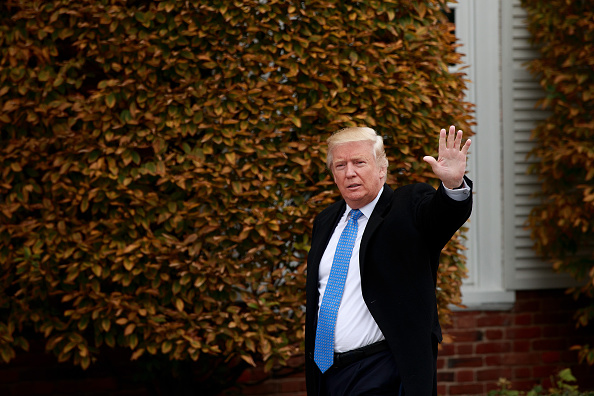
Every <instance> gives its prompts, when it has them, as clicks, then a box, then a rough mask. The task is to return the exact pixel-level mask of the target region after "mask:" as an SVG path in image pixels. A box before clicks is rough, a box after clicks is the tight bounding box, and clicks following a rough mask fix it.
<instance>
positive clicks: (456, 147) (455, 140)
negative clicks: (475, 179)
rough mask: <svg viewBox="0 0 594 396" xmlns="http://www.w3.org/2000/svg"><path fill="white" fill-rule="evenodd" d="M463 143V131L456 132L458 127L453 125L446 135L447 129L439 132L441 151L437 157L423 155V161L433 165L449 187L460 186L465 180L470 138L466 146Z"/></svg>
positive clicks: (436, 174) (436, 172)
mask: <svg viewBox="0 0 594 396" xmlns="http://www.w3.org/2000/svg"><path fill="white" fill-rule="evenodd" d="M461 143H462V131H458V133H456V128H455V127H454V126H453V125H452V126H451V127H450V131H449V133H448V134H447V136H446V130H445V129H442V130H441V131H440V133H439V153H438V157H437V159H435V158H433V157H431V156H429V155H428V156H425V157H423V161H425V162H427V163H428V164H429V165H431V168H432V169H433V173H435V176H437V177H438V178H439V179H440V180H441V181H442V182H443V185H444V186H445V187H447V188H456V187H459V186H460V185H461V184H462V182H463V180H464V173H465V172H466V156H467V154H468V148H469V147H470V143H471V142H470V139H468V140H466V142H465V143H464V146H462V148H460V145H461Z"/></svg>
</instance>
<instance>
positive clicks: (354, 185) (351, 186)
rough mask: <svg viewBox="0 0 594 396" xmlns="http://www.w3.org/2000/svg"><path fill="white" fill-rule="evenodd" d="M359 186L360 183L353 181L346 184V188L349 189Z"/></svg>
mask: <svg viewBox="0 0 594 396" xmlns="http://www.w3.org/2000/svg"><path fill="white" fill-rule="evenodd" d="M359 186H361V185H360V184H357V183H353V184H349V185H348V186H347V188H348V189H349V190H351V189H355V188H357V187H359Z"/></svg>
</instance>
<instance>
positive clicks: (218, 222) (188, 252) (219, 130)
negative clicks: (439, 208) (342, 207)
mask: <svg viewBox="0 0 594 396" xmlns="http://www.w3.org/2000/svg"><path fill="white" fill-rule="evenodd" d="M444 3H445V2H444V1H418V2H411V1H366V2H345V1H343V0H325V1H316V0H311V1H309V0H308V1H280V0H268V1H247V0H241V1H216V0H215V1H212V0H209V1H183V2H181V1H172V0H171V1H155V2H153V1H132V0H130V1H124V0H48V1H44V2H39V1H32V0H31V1H26V0H24V1H22V0H21V1H17V0H9V1H7V2H2V4H0V19H1V23H0V109H1V112H0V131H1V132H0V140H1V144H0V161H1V165H0V173H1V180H0V241H1V242H0V243H1V245H0V265H1V266H2V271H1V274H0V309H1V311H2V316H1V318H2V319H1V321H0V334H1V337H0V354H1V356H2V359H3V360H4V361H6V362H8V361H10V360H11V359H12V358H13V357H14V356H15V347H20V348H23V349H27V346H28V341H27V339H28V337H29V336H28V335H26V334H28V333H27V329H34V331H35V332H38V333H41V334H42V335H43V337H45V338H46V339H47V344H46V347H47V350H48V351H52V352H53V353H54V354H55V355H56V356H57V357H58V359H59V360H60V361H73V362H74V363H75V364H77V365H80V366H82V367H88V366H89V365H90V364H91V362H93V361H94V360H95V359H96V358H97V356H98V351H99V347H100V346H101V345H107V346H108V347H116V346H119V347H125V348H129V349H130V351H131V357H132V359H136V358H139V357H140V356H143V355H144V356H147V355H156V356H167V357H169V358H171V359H177V360H189V359H192V360H200V359H202V358H204V357H208V356H216V357H222V362H223V363H224V362H229V361H231V360H232V359H238V358H241V359H243V360H244V361H245V362H247V363H250V364H255V363H256V362H267V367H268V368H270V367H272V366H273V365H274V364H277V363H280V364H283V363H284V362H285V361H286V359H287V358H288V357H289V356H290V355H291V354H294V353H298V352H299V350H300V349H299V348H300V346H301V343H302V339H303V318H304V312H303V305H304V299H305V296H304V284H305V283H304V279H305V273H304V272H305V258H306V255H307V251H308V247H309V235H310V232H311V225H312V220H313V218H314V216H315V215H316V213H318V212H319V211H320V210H321V209H322V208H324V207H325V206H327V205H328V203H329V202H331V201H333V200H334V199H336V197H337V195H338V191H337V190H336V189H335V188H334V187H333V183H332V181H331V178H330V176H329V174H328V172H327V171H326V170H325V168H324V161H325V156H326V149H325V145H324V141H325V139H326V138H327V137H328V136H329V134H330V133H332V132H334V131H335V130H337V129H339V128H341V127H344V126H348V125H369V126H372V127H374V128H376V129H377V130H378V131H379V132H381V133H382V134H383V135H384V137H385V141H386V144H387V146H388V150H389V152H388V155H389V159H390V161H391V167H390V168H391V172H392V173H391V175H390V178H389V181H390V182H391V183H392V184H402V183H409V182H416V181H426V180H431V181H432V182H433V179H432V175H431V173H430V172H431V170H430V168H429V167H428V166H426V164H425V163H424V162H423V161H421V158H422V157H423V156H424V155H426V154H431V155H436V151H437V137H438V132H439V129H440V128H442V127H447V126H448V125H451V124H455V125H457V126H458V127H460V128H462V129H465V130H467V131H468V128H469V122H470V116H469V113H470V105H469V104H468V103H466V102H464V99H463V90H464V88H465V80H464V77H463V75H462V74H459V73H451V72H449V70H448V67H449V66H448V65H451V64H456V63H459V58H460V57H459V54H456V53H455V51H454V47H453V37H452V32H451V26H450V25H448V24H447V20H446V18H445V16H444V14H443V12H442V9H441V8H442V7H445V5H444ZM460 249H462V246H461V244H460V238H458V237H457V238H456V239H455V240H454V241H453V242H452V243H451V244H450V245H449V247H448V248H447V250H446V251H445V254H444V260H443V265H442V267H441V272H440V279H439V281H438V283H439V285H438V286H439V288H440V290H439V293H438V298H439V302H440V308H441V309H440V312H441V316H442V320H444V321H447V320H448V315H449V311H448V309H447V305H448V304H449V303H459V302H460V293H459V285H460V282H461V278H462V277H463V276H464V274H465V267H464V261H463V257H462V256H460V255H459V253H460Z"/></svg>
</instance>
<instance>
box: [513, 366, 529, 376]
mask: <svg viewBox="0 0 594 396" xmlns="http://www.w3.org/2000/svg"><path fill="white" fill-rule="evenodd" d="M530 377H532V368H531V367H517V368H514V374H513V377H512V378H513V379H522V378H530Z"/></svg>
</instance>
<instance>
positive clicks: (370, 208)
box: [346, 186, 384, 219]
mask: <svg viewBox="0 0 594 396" xmlns="http://www.w3.org/2000/svg"><path fill="white" fill-rule="evenodd" d="M382 192H384V186H382V188H381V189H380V190H379V193H377V196H376V197H375V199H374V200H373V201H371V202H369V203H368V204H367V205H365V206H363V207H362V208H359V210H360V211H361V213H363V215H364V216H365V218H367V219H369V218H370V217H371V213H372V212H373V209H375V205H376V204H377V201H379V199H380V197H381V196H382ZM351 210H352V208H351V207H350V206H349V204H347V206H346V213H347V214H348V213H350V212H351Z"/></svg>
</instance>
